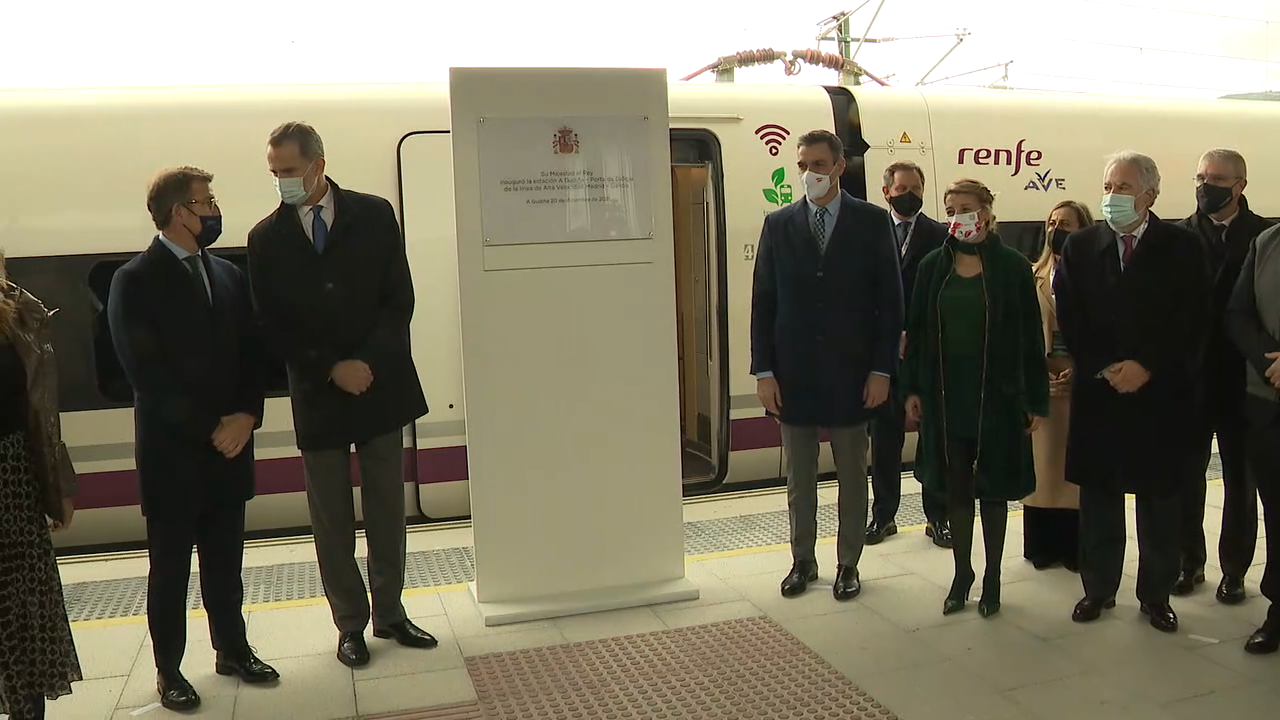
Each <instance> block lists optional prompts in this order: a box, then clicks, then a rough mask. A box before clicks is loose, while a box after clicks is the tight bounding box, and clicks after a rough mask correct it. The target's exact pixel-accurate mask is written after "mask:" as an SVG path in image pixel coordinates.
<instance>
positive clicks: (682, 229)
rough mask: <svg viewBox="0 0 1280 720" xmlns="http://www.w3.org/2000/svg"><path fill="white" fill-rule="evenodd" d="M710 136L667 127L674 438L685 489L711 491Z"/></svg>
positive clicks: (716, 413) (720, 313)
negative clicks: (676, 390)
mask: <svg viewBox="0 0 1280 720" xmlns="http://www.w3.org/2000/svg"><path fill="white" fill-rule="evenodd" d="M718 160H719V157H718V145H717V144H716V143H715V141H714V137H712V136H710V135H706V136H703V135H701V134H698V135H694V134H690V135H689V136H684V135H682V134H679V133H674V132H673V133H672V140H671V194H672V198H671V202H672V208H673V218H674V221H675V228H674V229H675V279H676V282H675V292H676V333H677V353H676V355H677V358H676V361H677V363H678V364H679V368H680V372H679V377H680V407H679V413H680V437H681V442H682V444H683V459H682V463H681V465H682V469H683V479H684V483H685V487H686V489H687V490H695V491H696V490H706V489H711V488H713V487H715V486H717V485H719V484H720V483H721V482H723V480H724V477H725V475H726V473H727V470H728V467H727V465H728V422H729V414H728V413H729V403H728V377H727V363H726V362H725V361H726V356H727V351H728V337H727V334H726V333H727V327H726V313H725V310H726V295H727V293H726V288H725V279H724V278H725V268H724V261H725V254H724V248H725V242H724V232H723V228H724V211H723V207H724V206H723V203H722V202H721V199H720V197H721V196H720V192H719V190H720V188H721V187H722V179H721V175H720V170H719V167H720V166H719V162H718Z"/></svg>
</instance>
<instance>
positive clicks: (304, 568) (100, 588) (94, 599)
mask: <svg viewBox="0 0 1280 720" xmlns="http://www.w3.org/2000/svg"><path fill="white" fill-rule="evenodd" d="M1207 474H1208V477H1209V478H1211V479H1219V478H1221V477H1222V464H1221V462H1220V461H1219V459H1218V456H1217V454H1216V453H1215V454H1214V455H1213V457H1212V458H1211V460H1210V462H1209V471H1208V473H1207ZM902 480H903V483H914V482H915V480H914V479H913V478H911V477H910V476H908V475H904V476H903V479H902ZM907 487H911V485H907ZM1020 507H1021V506H1020V505H1019V504H1018V503H1010V510H1011V511H1012V510H1017V509H1019V508H1020ZM924 521H925V517H924V508H923V506H922V505H921V504H920V495H919V494H918V493H915V494H911V495H903V496H902V505H901V507H900V508H899V510H898V518H897V522H898V525H899V526H903V527H906V526H910V525H919V524H922V523H924ZM837 525H838V522H837V515H836V505H835V503H827V504H823V505H820V506H819V507H818V537H821V538H830V537H834V536H835V534H836V527H837ZM789 537H790V528H789V525H788V520H787V512H786V511H785V510H775V511H772V512H763V513H754V514H751V515H738V516H734V517H723V518H713V519H710V520H698V521H696V522H689V523H685V525H684V552H685V555H707V554H711V553H720V552H732V551H734V550H742V549H746V548H756V547H768V546H771V545H781V544H785V543H787V542H788V539H789ZM358 562H359V565H360V572H361V574H362V575H363V576H364V577H365V578H366V583H367V582H368V573H367V571H366V568H365V560H364V558H359V561H358ZM472 580H475V555H474V552H473V550H472V548H470V547H452V548H442V549H437V550H426V551H420V552H411V553H408V554H407V555H406V556H405V587H406V588H428V587H440V586H444V585H458V584H461V583H467V582H471V581H472ZM63 592H64V594H65V597H66V605H67V615H68V616H69V617H70V619H71V622H83V621H86V620H105V619H110V618H121V617H138V616H141V615H145V614H146V608H147V579H146V578H145V577H132V578H116V579H112V580H98V581H94V582H82V583H71V584H68V585H66V586H65V587H64V588H63ZM323 596H324V588H323V586H322V585H321V584H320V570H319V567H318V566H317V565H316V563H314V562H300V563H286V564H282V565H269V566H259V567H248V568H245V569H244V601H245V604H246V605H261V604H264V603H274V602H284V601H289V600H310V599H312V598H318V597H323ZM187 597H188V600H189V602H188V604H187V605H188V609H189V610H198V609H200V608H201V600H200V578H199V576H198V575H197V574H196V573H194V572H193V573H192V576H191V582H190V583H189V584H188V586H187Z"/></svg>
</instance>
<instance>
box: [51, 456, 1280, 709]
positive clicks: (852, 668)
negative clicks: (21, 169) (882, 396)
mask: <svg viewBox="0 0 1280 720" xmlns="http://www.w3.org/2000/svg"><path fill="white" fill-rule="evenodd" d="M918 487H919V486H918V485H917V484H916V483H915V482H914V481H913V480H910V479H909V478H904V482H903V490H904V496H903V507H902V510H901V511H900V512H899V516H898V525H899V528H900V532H899V534H898V535H896V536H894V537H891V538H889V539H888V540H886V541H885V542H884V543H882V544H880V545H876V546H873V547H868V548H867V549H866V551H865V553H864V555H863V558H862V563H861V566H860V569H861V576H862V580H863V592H862V594H861V596H860V597H858V598H856V599H854V600H852V601H849V602H845V603H840V602H837V601H836V600H835V599H833V598H832V596H831V592H830V582H831V578H832V575H833V572H834V569H835V567H834V564H835V561H834V546H833V540H832V538H831V536H832V535H834V532H835V507H834V502H835V500H836V490H835V487H834V485H833V484H831V483H828V484H824V486H823V488H822V489H821V491H820V492H821V499H822V502H823V505H822V507H821V510H820V530H821V533H820V534H821V535H822V536H823V537H824V539H823V540H820V541H819V550H818V557H819V563H820V566H821V579H820V580H819V582H818V583H817V584H816V585H815V586H811V587H810V589H809V591H808V593H806V594H805V595H803V596H801V597H799V598H794V599H785V598H783V597H781V596H780V594H779V591H778V585H779V582H780V581H781V579H782V577H783V575H784V574H785V573H786V571H787V569H788V568H789V566H790V554H789V551H788V550H787V545H786V540H787V515H786V498H785V493H784V492H783V491H782V490H770V491H759V492H755V493H750V494H747V495H741V496H735V497H732V498H710V499H700V500H693V501H689V502H687V503H686V504H685V520H686V523H685V547H686V555H687V568H688V577H689V578H690V579H691V580H692V581H693V582H694V583H695V584H696V585H697V586H698V587H699V588H700V589H701V593H702V594H701V597H700V598H699V599H698V600H695V601H689V602H680V603H674V604H669V605H659V606H652V607H646V608H637V609H631V610H621V611H614V612H606V613H597V614H592V615H583V616H576V617H568V618H561V619H557V620H551V621H539V622H530V623H523V624H517V625H508V626H501V627H496V628H486V627H484V625H483V622H482V621H481V618H480V615H479V613H478V612H477V610H476V609H475V606H474V603H473V601H472V598H471V595H470V593H469V592H468V591H467V589H466V585H465V583H466V582H467V581H468V580H470V579H471V577H472V565H471V557H472V555H471V548H470V543H471V533H470V528H469V527H468V526H466V525H465V524H460V525H457V526H453V527H445V528H415V529H413V530H412V531H411V532H410V535H409V548H408V549H409V555H408V563H407V565H408V567H407V573H406V574H407V577H406V588H407V590H406V592H405V597H404V603H405V606H406V608H407V609H408V611H409V615H410V616H411V617H412V618H413V620H414V621H415V622H416V623H417V624H418V625H419V626H421V627H422V628H423V629H425V630H427V631H428V632H431V633H433V634H434V635H435V636H436V637H437V638H439V640H440V646H439V647H437V648H435V649H432V650H425V651H424V650H413V649H407V648H401V647H399V646H397V645H394V644H393V643H391V642H390V641H385V640H377V639H374V638H373V637H372V636H371V635H368V634H367V635H366V638H367V640H368V642H369V647H370V651H371V654H372V656H373V659H372V662H371V663H370V664H369V665H368V666H366V667H364V668H359V669H356V670H354V671H353V670H351V669H348V668H346V667H344V666H343V665H341V664H340V663H339V662H338V661H337V659H336V658H335V657H334V652H335V646H336V640H337V633H336V631H335V630H334V628H333V624H332V622H331V619H330V615H329V610H328V606H327V604H326V603H325V600H324V597H323V594H322V592H321V590H320V581H319V575H318V572H317V569H316V565H315V558H314V549H313V548H312V546H311V545H310V543H309V542H308V541H307V540H305V539H303V540H279V541H271V542H259V543H253V544H251V545H250V546H249V547H248V548H247V549H246V557H245V564H246V569H245V581H246V587H245V590H246V614H247V618H248V632H249V640H250V642H251V643H252V644H253V646H254V647H255V648H256V650H257V651H258V654H259V655H260V656H261V657H262V658H263V659H264V660H266V661H267V662H269V663H270V664H272V665H273V666H274V667H276V668H277V669H278V670H279V671H280V673H281V676H282V679H281V681H280V682H279V683H278V684H276V685H273V686H266V687H261V686H249V685H241V684H240V683H239V682H238V681H237V680H235V679H232V678H226V677H220V676H218V675H216V674H215V673H214V671H213V651H212V650H211V649H210V648H209V644H208V642H209V641H208V637H209V632H208V627H207V625H206V623H205V619H204V616H203V613H202V612H201V611H200V610H199V609H198V608H199V603H200V601H199V585H198V579H197V577H196V576H195V568H193V577H192V585H191V610H192V612H191V614H190V618H189V621H188V622H189V638H188V649H187V654H186V659H185V661H184V663H183V671H184V674H185V675H186V676H187V678H188V679H189V680H190V681H191V682H192V683H193V685H194V686H195V687H196V690H197V691H198V692H199V693H200V694H201V696H202V698H203V700H204V703H203V706H202V707H201V709H200V710H199V711H198V712H197V713H194V714H195V715H197V716H199V717H207V718H219V719H225V720H230V719H235V720H258V719H273V718H283V717H288V718H297V719H299V720H330V719H334V720H336V719H339V718H341V719H350V718H382V719H385V720H391V719H392V718H401V719H404V720H409V719H414V720H515V719H517V718H519V719H521V720H523V719H525V718H528V719H531V720H534V719H536V720H543V719H547V720H576V719H578V718H582V719H586V718H607V719H611V720H624V719H635V720H639V719H641V718H645V719H653V720H667V719H671V720H674V719H675V718H685V719H688V720H695V719H696V720H703V719H706V718H721V719H724V720H728V719H729V718H733V719H735V720H747V719H749V718H770V719H771V720H782V719H783V718H804V719H806V720H825V719H827V718H850V719H854V720H857V719H860V718H901V719H902V720H933V719H936V718H942V719H943V720H962V719H974V720H1006V719H1008V720H1013V719H1017V720H1040V719H1043V720H1065V719H1067V718H1070V719H1073V720H1074V719H1079V718H1096V719H1098V720H1154V719H1157V718H1170V719H1174V720H1178V719H1181V718H1186V719H1187V720H1191V719H1192V718H1194V719H1195V720H1201V719H1202V718H1204V717H1229V718H1264V717H1273V716H1274V713H1275V708H1276V707H1278V706H1280V684H1277V683H1276V678H1277V677H1280V656H1270V657H1255V656H1251V655H1248V654H1246V653H1245V652H1244V650H1243V647H1242V646H1243V642H1244V639H1245V638H1246V637H1248V635H1249V634H1250V633H1251V632H1252V631H1253V630H1254V629H1256V627H1257V625H1258V624H1259V623H1260V622H1261V621H1262V619H1263V617H1264V616H1265V613H1266V604H1265V600H1264V599H1263V598H1262V597H1261V596H1260V595H1259V593H1258V587H1257V582H1258V579H1259V578H1260V577H1261V575H1262V564H1263V562H1264V561H1265V559H1266V555H1265V550H1264V547H1263V542H1262V539H1261V538H1260V539H1259V542H1258V552H1257V564H1256V565H1255V567H1254V569H1253V570H1252V571H1251V573H1250V576H1249V583H1248V592H1249V594H1250V597H1249V600H1248V601H1247V602H1246V603H1245V604H1243V605H1241V606H1237V607H1228V606H1224V605H1220V604H1218V603H1217V602H1216V601H1215V600H1214V598H1213V589H1214V587H1215V586H1216V583H1217V581H1218V579H1219V578H1220V576H1221V574H1220V572H1219V570H1218V569H1217V568H1216V567H1210V568H1209V569H1208V572H1207V575H1208V582H1207V583H1206V584H1205V585H1203V586H1201V588H1200V589H1199V590H1198V592H1197V593H1196V594H1194V595H1192V596H1191V597H1188V598H1174V600H1173V604H1174V608H1175V610H1176V611H1177V612H1178V614H1179V616H1180V618H1181V625H1182V627H1181V630H1180V631H1179V632H1178V633H1177V634H1174V635H1165V634H1162V633H1159V632H1157V631H1155V630H1154V629H1152V628H1151V627H1149V626H1148V625H1147V623H1146V622H1145V621H1144V619H1143V617H1142V616H1141V615H1140V614H1139V612H1138V605H1137V601H1136V600H1135V599H1134V597H1133V592H1134V583H1135V575H1136V571H1137V562H1136V560H1137V558H1136V541H1135V540H1133V539H1132V538H1133V535H1134V521H1133V511H1132V507H1130V519H1129V534H1130V542H1129V556H1128V558H1127V560H1128V563H1127V565H1126V578H1125V584H1124V586H1123V587H1122V589H1121V594H1120V597H1119V606H1118V607H1117V608H1116V610H1114V611H1112V612H1110V613H1108V614H1107V615H1106V616H1105V617H1104V619H1103V620H1101V621H1099V622H1097V623H1093V624H1090V625H1077V624H1075V623H1072V622H1071V618H1070V615H1071V609H1072V607H1073V606H1074V604H1075V602H1076V601H1077V600H1078V599H1079V597H1080V594H1081V591H1080V580H1079V577H1078V576H1077V575H1074V574H1072V573H1070V572H1068V571H1066V570H1064V569H1062V568H1054V569H1048V570H1043V571H1036V570H1034V569H1033V568H1032V567H1031V566H1030V564H1029V563H1027V562H1025V561H1024V560H1023V558H1022V523H1021V518H1020V517H1019V515H1020V508H1018V507H1017V506H1016V505H1014V506H1013V507H1012V508H1011V512H1012V513H1013V516H1012V517H1011V518H1010V522H1009V532H1008V540H1007V544H1006V552H1005V559H1004V563H1003V577H1004V589H1003V597H1002V600H1003V608H1002V611H1001V612H1000V613H999V614H997V615H996V616H994V617H992V618H990V619H982V618H980V617H979V615H978V612H977V608H976V594H977V593H976V591H975V597H974V602H973V603H971V605H970V607H969V608H968V609H966V610H965V611H964V612H961V613H959V614H957V615H953V616H950V617H943V615H942V613H941V608H942V600H943V598H944V596H945V594H946V592H947V588H948V587H949V585H950V582H951V576H952V559H951V553H950V551H948V550H945V549H941V548H938V547H935V546H934V545H933V544H932V543H931V542H930V541H929V540H928V539H927V538H926V537H925V536H924V533H923V532H922V528H921V525H922V523H923V520H924V518H923V514H922V512H921V506H920V497H919V495H918ZM912 491H914V492H915V493H916V494H906V493H910V492H912ZM1221 504H1222V488H1221V485H1220V483H1216V482H1215V483H1213V484H1211V486H1210V490H1209V501H1208V505H1209V509H1208V512H1207V515H1208V517H1207V519H1206V534H1207V536H1208V542H1209V547H1210V552H1209V554H1210V556H1215V555H1216V551H1215V549H1216V547H1217V541H1218V531H1219V526H1220V514H1221V511H1220V508H1221ZM584 541H589V538H584ZM359 544H360V549H359V550H358V553H363V552H364V550H363V539H361V540H360V543H359ZM978 546H979V548H978V549H975V556H974V562H975V568H977V569H978V572H979V575H981V572H982V559H981V556H980V554H981V550H980V547H981V544H980V542H979V543H978ZM1211 563H1212V560H1211ZM146 571H147V562H146V558H145V556H141V555H136V554H135V555H132V556H113V557H107V558H88V559H85V558H71V559H68V560H66V561H64V563H63V566H62V575H63V582H64V585H65V587H66V593H67V606H68V610H69V612H70V614H71V619H72V622H73V629H74V633H75V637H76V641H77V645H78V647H79V652H80V658H81V663H82V666H83V669H84V672H85V675H86V679H85V681H83V682H80V683H77V684H75V685H74V687H73V689H74V693H73V694H72V695H69V696H67V697H64V698H62V699H60V700H58V701H57V702H54V703H51V704H50V705H49V717H50V718H54V719H57V720H61V719H64V718H65V719H68V720H71V719H81V718H83V719H93V720H104V719H114V720H130V719H131V718H142V719H143V720H154V719H156V718H162V717H167V716H173V715H174V713H170V712H169V711H167V710H164V709H162V708H160V707H159V705H158V703H157V700H158V698H157V696H156V694H155V690H154V679H155V669H154V665H153V661H152V655H151V646H150V640H149V638H148V635H147V626H146V619H145V617H144V615H145V587H146V582H145V575H146ZM548 582H549V583H553V582H554V578H548Z"/></svg>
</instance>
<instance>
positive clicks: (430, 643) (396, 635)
mask: <svg viewBox="0 0 1280 720" xmlns="http://www.w3.org/2000/svg"><path fill="white" fill-rule="evenodd" d="M373 636H374V637H376V638H384V639H388V638H389V639H391V640H395V641H396V642H398V643H400V644H401V645H404V646H405V647H411V648H433V647H435V646H436V645H439V644H440V643H439V642H437V641H436V639H435V638H434V637H432V636H431V633H429V632H427V631H425V630H423V629H422V628H420V627H418V626H417V625H414V624H413V623H412V622H410V621H408V620H405V621H404V622H398V623H396V624H394V625H388V626H386V627H385V628H374V629H373Z"/></svg>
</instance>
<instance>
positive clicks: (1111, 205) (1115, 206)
mask: <svg viewBox="0 0 1280 720" xmlns="http://www.w3.org/2000/svg"><path fill="white" fill-rule="evenodd" d="M1134 200H1135V198H1134V196H1132V195H1117V194H1115V193H1108V194H1106V195H1103V196H1102V217H1103V218H1105V219H1106V221H1107V224H1108V225H1110V226H1111V227H1112V228H1113V229H1115V230H1119V229H1121V228H1127V227H1129V226H1130V225H1133V224H1134V223H1136V222H1138V217H1139V216H1138V211H1137V210H1136V209H1135V208H1134Z"/></svg>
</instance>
